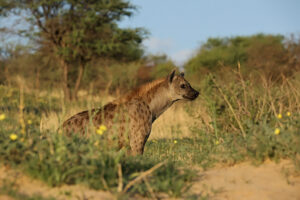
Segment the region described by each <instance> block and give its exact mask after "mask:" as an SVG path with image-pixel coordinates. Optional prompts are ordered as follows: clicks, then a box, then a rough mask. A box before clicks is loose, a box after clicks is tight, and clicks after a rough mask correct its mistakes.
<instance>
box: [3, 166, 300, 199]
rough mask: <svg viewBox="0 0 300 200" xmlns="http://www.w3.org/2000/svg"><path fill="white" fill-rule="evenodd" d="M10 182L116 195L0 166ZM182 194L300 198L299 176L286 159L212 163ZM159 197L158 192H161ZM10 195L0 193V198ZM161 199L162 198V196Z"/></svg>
mask: <svg viewBox="0 0 300 200" xmlns="http://www.w3.org/2000/svg"><path fill="white" fill-rule="evenodd" d="M3 184H13V187H14V188H15V189H17V190H18V192H20V193H22V194H26V195H28V196H32V195H34V194H39V195H42V196H43V197H49V196H51V197H54V198H56V199H76V200H78V199H86V200H92V199H96V200H98V199H101V200H106V199H107V200H110V199H116V195H114V194H112V193H110V192H104V191H96V190H91V189H88V188H86V187H84V186H78V185H75V186H62V187H56V188H51V187H49V186H47V185H46V184H44V183H42V182H41V181H38V180H33V179H31V178H29V177H27V176H25V175H23V174H22V173H20V172H19V171H16V170H12V169H8V168H6V167H3V166H2V167H0V187H1V186H3ZM184 196H186V197H188V196H189V197H191V196H193V197H195V199H200V198H201V197H207V199H216V200H219V199H220V200H223V199H226V200H227V199H230V200H231V199H232V200H235V199H243V200H247V199H249V200H261V199H264V200H283V199H289V200H300V176H299V174H296V173H295V171H294V166H293V164H292V163H291V162H290V161H281V162H280V163H279V164H276V163H274V162H271V161H267V162H265V163H263V164H262V165H259V166H254V165H252V164H250V163H242V164H237V165H234V166H230V167H216V168H214V169H210V170H207V171H203V170H200V169H199V173H198V177H197V178H196V181H195V183H194V184H193V186H192V188H191V190H190V191H189V194H185V195H184ZM161 197H162V196H161ZM11 199H13V198H11V197H9V196H6V195H2V196H1V195H0V200H11ZM163 199H164V198H163Z"/></svg>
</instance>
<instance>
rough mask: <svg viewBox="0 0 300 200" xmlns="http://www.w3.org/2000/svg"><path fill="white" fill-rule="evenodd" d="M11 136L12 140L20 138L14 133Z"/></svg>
mask: <svg viewBox="0 0 300 200" xmlns="http://www.w3.org/2000/svg"><path fill="white" fill-rule="evenodd" d="M9 138H10V139H11V140H12V141H15V140H16V139H18V136H17V135H16V134H14V133H12V134H10V136H9Z"/></svg>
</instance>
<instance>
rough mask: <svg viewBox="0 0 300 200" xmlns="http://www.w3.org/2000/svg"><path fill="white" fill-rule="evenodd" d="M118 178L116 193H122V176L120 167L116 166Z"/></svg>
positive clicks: (119, 165)
mask: <svg viewBox="0 0 300 200" xmlns="http://www.w3.org/2000/svg"><path fill="white" fill-rule="evenodd" d="M118 176H119V183H118V192H122V189H123V176H122V166H121V164H120V163H119V164H118Z"/></svg>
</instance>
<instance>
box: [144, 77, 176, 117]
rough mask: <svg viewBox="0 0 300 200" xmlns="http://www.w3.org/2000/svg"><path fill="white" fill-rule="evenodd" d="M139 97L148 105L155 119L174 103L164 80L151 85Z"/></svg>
mask: <svg viewBox="0 0 300 200" xmlns="http://www.w3.org/2000/svg"><path fill="white" fill-rule="evenodd" d="M141 97H142V98H143V100H144V101H145V102H146V103H147V104H148V105H149V107H150V111H151V113H152V116H153V119H157V118H158V117H159V116H160V115H161V114H162V113H163V112H165V111H166V110H167V109H168V108H169V107H170V106H171V105H172V104H173V103H174V101H173V99H172V98H171V96H170V95H169V86H168V83H167V82H166V81H162V82H158V83H157V84H154V85H152V87H150V88H148V90H146V92H145V93H144V94H143V95H142V96H141Z"/></svg>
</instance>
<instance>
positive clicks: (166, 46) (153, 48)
mask: <svg viewBox="0 0 300 200" xmlns="http://www.w3.org/2000/svg"><path fill="white" fill-rule="evenodd" d="M143 45H144V46H145V47H146V51H147V52H148V53H151V54H166V55H167V56H168V57H169V58H170V59H172V60H173V61H174V62H175V64H176V65H178V66H180V67H182V66H183V64H184V63H185V62H186V61H188V59H189V58H191V57H192V56H193V55H194V54H195V50H193V49H183V50H178V45H177V44H176V42H174V41H173V40H172V39H170V38H165V39H162V38H156V37H151V38H149V39H146V40H145V41H144V42H143Z"/></svg>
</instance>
